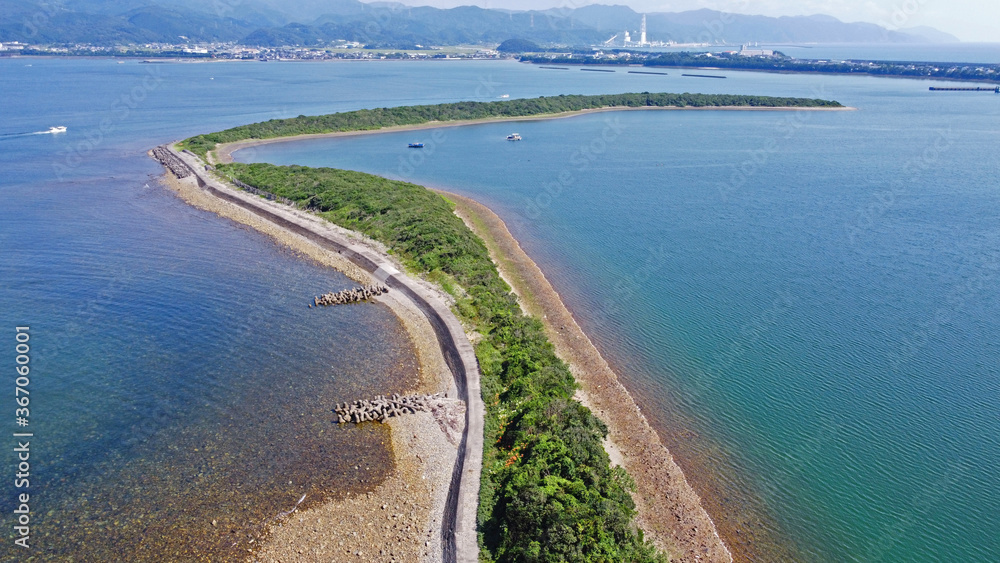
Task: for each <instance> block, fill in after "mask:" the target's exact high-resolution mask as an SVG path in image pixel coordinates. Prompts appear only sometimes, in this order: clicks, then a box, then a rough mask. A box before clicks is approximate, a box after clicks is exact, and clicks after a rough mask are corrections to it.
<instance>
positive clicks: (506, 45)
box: [497, 38, 542, 53]
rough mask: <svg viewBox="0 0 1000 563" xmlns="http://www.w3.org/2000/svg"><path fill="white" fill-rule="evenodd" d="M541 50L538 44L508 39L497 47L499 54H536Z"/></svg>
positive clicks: (525, 40) (524, 40)
mask: <svg viewBox="0 0 1000 563" xmlns="http://www.w3.org/2000/svg"><path fill="white" fill-rule="evenodd" d="M541 50H542V48H541V47H539V46H538V43H535V42H534V41H529V40H527V39H520V38H514V39H508V40H506V41H504V42H503V43H501V44H500V45H499V46H497V51H500V52H501V53H537V52H539V51H541Z"/></svg>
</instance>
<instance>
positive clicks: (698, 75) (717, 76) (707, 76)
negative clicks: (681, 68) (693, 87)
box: [681, 74, 725, 78]
mask: <svg viewBox="0 0 1000 563" xmlns="http://www.w3.org/2000/svg"><path fill="white" fill-rule="evenodd" d="M681 76H690V77H692V78H725V76H719V75H716V74H682V75H681Z"/></svg>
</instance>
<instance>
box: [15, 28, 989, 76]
mask: <svg viewBox="0 0 1000 563" xmlns="http://www.w3.org/2000/svg"><path fill="white" fill-rule="evenodd" d="M623 35H624V36H623V37H622V38H621V39H622V40H621V41H620V42H618V41H616V39H617V36H615V37H612V38H611V39H610V40H608V41H605V42H604V43H603V44H602V45H595V46H590V47H576V48H562V47H549V48H543V47H540V46H538V45H537V44H534V43H532V42H530V41H525V40H519V39H512V40H508V41H504V42H503V43H501V44H500V45H499V46H497V47H494V48H491V47H489V46H476V45H473V46H447V47H440V46H429V47H425V46H423V45H410V46H408V47H412V48H380V47H379V46H378V45H365V44H361V43H359V42H356V41H348V40H335V41H330V42H329V43H328V44H326V45H322V46H308V47H306V46H281V47H265V46H247V45H241V44H237V43H234V42H229V43H191V42H187V43H177V44H168V43H145V44H141V45H119V46H102V45H92V44H86V43H75V44H60V45H31V44H26V43H20V42H16V41H14V42H7V43H0V57H3V56H7V57H10V56H92V57H120V58H133V59H134V58H139V59H143V60H144V61H145V62H166V61H167V60H170V59H174V60H191V61H197V60H205V61H209V60H212V61H220V60H243V61H324V60H390V59H391V60H445V59H447V60H452V59H480V60H482V59H517V60H520V61H522V62H529V63H541V64H567V65H629V66H644V67H675V68H685V67H688V68H715V69H729V70H757V71H773V72H813V73H832V74H868V75H875V76H898V77H906V78H927V79H937V80H966V81H983V82H991V83H1000V64H967V63H959V62H956V63H940V62H918V61H913V62H896V61H868V60H853V59H852V60H836V59H796V58H792V57H789V56H786V55H784V54H783V53H781V52H779V51H774V50H771V49H765V48H759V47H757V46H752V45H742V46H740V48H739V49H736V48H733V49H729V50H719V49H720V46H718V45H714V46H713V45H708V44H703V45H701V44H699V45H695V44H690V45H688V44H684V45H680V44H674V43H669V44H662V45H661V44H653V43H651V42H648V41H646V37H645V34H644V33H641V35H640V37H639V38H638V40H637V41H633V40H632V37H630V34H629V33H627V32H626V33H624V34H623ZM615 43H619V44H620V45H621V46H616V45H615ZM658 47H660V48H659V49H658ZM662 47H673V48H674V49H671V50H663V49H662ZM678 47H680V48H684V47H692V48H699V49H700V50H698V51H677V50H676V48H678ZM706 47H712V48H714V49H716V50H715V51H711V52H706V51H705V50H704V49H705V48H706ZM722 48H724V47H722Z"/></svg>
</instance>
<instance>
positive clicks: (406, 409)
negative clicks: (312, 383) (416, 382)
mask: <svg viewBox="0 0 1000 563" xmlns="http://www.w3.org/2000/svg"><path fill="white" fill-rule="evenodd" d="M443 397H444V394H442V393H436V394H434V395H404V396H400V395H393V396H391V397H385V396H383V395H379V396H377V397H375V398H374V399H372V400H370V401H368V400H364V399H359V400H357V401H354V402H353V403H338V404H337V407H336V408H335V409H333V412H335V413H337V423H338V424H344V423H347V422H353V423H355V424H360V423H362V422H368V421H378V422H385V420H386V419H387V418H392V417H394V416H401V415H404V414H414V413H417V412H425V411H429V410H431V409H432V407H433V405H432V404H431V401H433V400H435V399H441V398H443Z"/></svg>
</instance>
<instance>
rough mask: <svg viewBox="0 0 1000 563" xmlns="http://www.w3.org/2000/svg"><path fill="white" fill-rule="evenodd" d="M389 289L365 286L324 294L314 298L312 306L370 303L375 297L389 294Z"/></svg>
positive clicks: (382, 286) (378, 286) (381, 286)
mask: <svg viewBox="0 0 1000 563" xmlns="http://www.w3.org/2000/svg"><path fill="white" fill-rule="evenodd" d="M388 292H389V288H388V287H387V286H384V285H365V286H361V287H355V288H352V289H345V290H343V291H336V292H330V293H324V294H323V295H320V296H318V297H313V304H312V305H310V307H312V306H314V305H315V306H316V307H319V306H323V307H328V306H330V305H347V304H349V303H360V302H362V301H368V300H369V299H372V298H373V297H378V296H379V295H382V294H383V293H388Z"/></svg>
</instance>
